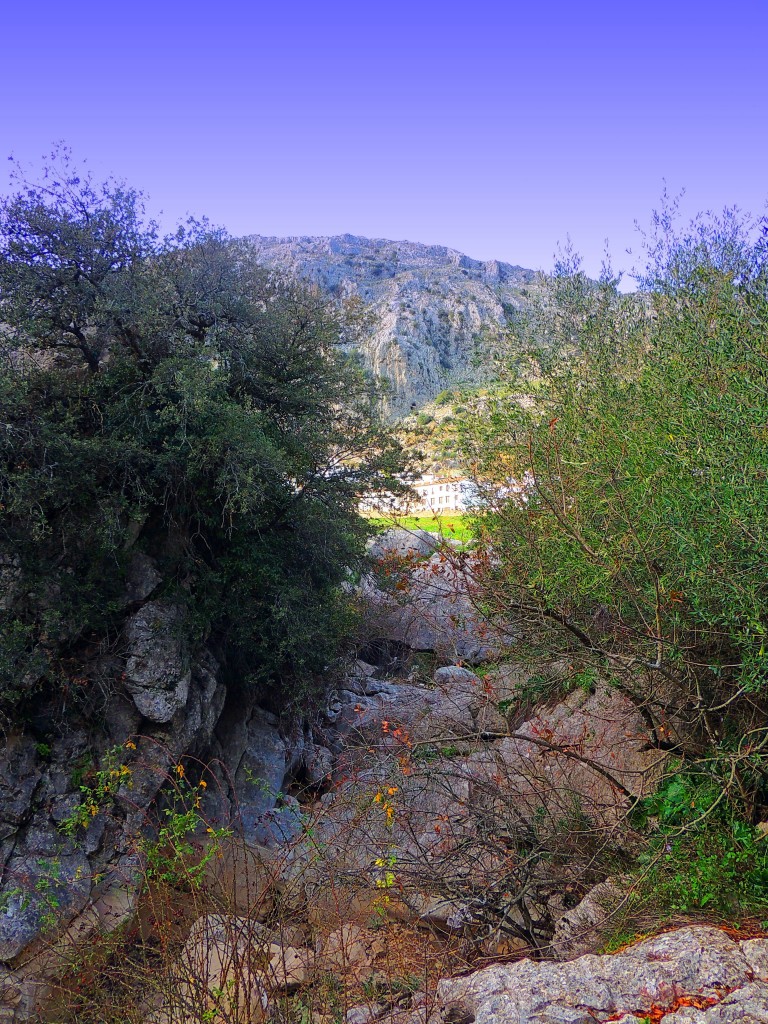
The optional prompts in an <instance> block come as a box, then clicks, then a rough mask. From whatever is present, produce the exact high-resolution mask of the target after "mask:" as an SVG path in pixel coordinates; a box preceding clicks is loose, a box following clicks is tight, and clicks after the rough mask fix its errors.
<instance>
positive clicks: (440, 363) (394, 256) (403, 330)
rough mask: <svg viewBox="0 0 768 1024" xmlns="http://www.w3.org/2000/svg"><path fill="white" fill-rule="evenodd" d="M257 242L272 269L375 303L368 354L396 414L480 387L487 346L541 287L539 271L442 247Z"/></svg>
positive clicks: (336, 240) (370, 241) (301, 239)
mask: <svg viewBox="0 0 768 1024" xmlns="http://www.w3.org/2000/svg"><path fill="white" fill-rule="evenodd" d="M252 240H253V241H254V242H255V243H256V244H257V246H258V247H259V249H260V250H261V256H262V259H263V261H264V263H266V264H267V265H270V266H274V267H276V268H279V269H281V270H283V271H285V272H288V273H290V274H295V275H297V276H298V277H301V278H303V279H305V280H308V281H311V282H313V283H314V284H317V285H318V286H319V287H320V288H322V289H324V290H325V291H327V292H329V293H330V294H333V295H338V296H340V297H342V298H346V297H351V296H359V297H360V298H361V299H362V300H363V301H365V302H366V303H369V304H370V305H371V308H372V310H373V312H374V314H375V326H374V328H373V330H372V332H371V333H370V335H369V336H368V337H367V339H366V340H365V341H364V343H363V345H362V346H361V348H362V353H363V357H364V359H365V361H366V364H367V365H368V366H369V367H370V368H371V369H372V370H373V371H374V372H375V373H377V374H379V375H381V376H383V377H386V378H387V379H388V380H389V381H390V382H391V386H392V392H391V396H390V400H389V408H390V412H391V413H392V414H393V415H397V416H402V415H404V414H407V413H408V412H410V411H412V410H413V409H414V408H419V407H420V406H421V405H423V403H424V402H426V401H429V400H430V399H431V398H434V397H435V396H436V395H437V394H438V393H439V392H440V391H442V390H443V389H445V388H447V387H451V386H453V385H456V384H463V383H464V384H465V383H472V382H480V381H482V380H483V379H484V378H485V377H486V376H487V370H485V368H484V366H483V358H482V348H483V345H484V343H487V342H489V341H491V342H492V341H493V338H494V337H495V336H498V335H499V334H500V333H502V332H503V331H504V330H505V328H506V325H507V321H508V319H509V318H510V317H511V316H513V315H514V313H515V311H516V310H518V309H520V308H521V307H522V306H524V305H525V303H526V300H527V296H528V294H529V290H530V289H535V287H536V284H535V279H536V275H535V273H534V271H532V270H526V269H525V268H524V267H516V266H512V265H511V264H509V263H501V262H499V261H498V260H488V261H486V262H482V261H481V260H473V259H470V258H469V257H468V256H465V255H464V254H463V253H460V252H457V251H456V250H455V249H448V248H446V247H445V246H441V245H421V244H419V243H417V242H393V241H390V240H389V239H384V238H363V237H360V236H358V235H334V236H330V237H310V236H294V237H290V238H270V237H264V236H261V235H256V236H254V237H253V239H252Z"/></svg>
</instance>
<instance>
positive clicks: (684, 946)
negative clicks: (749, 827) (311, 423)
mask: <svg viewBox="0 0 768 1024" xmlns="http://www.w3.org/2000/svg"><path fill="white" fill-rule="evenodd" d="M373 555H374V556H375V557H376V559H377V563H378V571H377V572H376V573H375V574H372V575H371V576H370V577H369V578H368V579H367V580H365V581H363V583H362V585H361V588H360V597H361V600H363V601H364V603H365V605H366V607H367V630H366V637H365V650H364V651H361V653H362V654H364V655H365V658H361V659H360V660H358V661H357V662H356V663H355V664H354V665H353V666H351V667H350V669H349V671H348V673H347V675H346V676H345V677H344V678H343V679H342V680H340V682H339V685H338V687H337V689H336V691H335V693H334V694H333V695H332V698H331V700H330V701H329V703H328V706H327V707H326V709H325V711H324V713H323V714H322V715H319V716H316V717H314V718H313V719H311V720H309V719H308V720H306V721H304V722H303V723H298V724H297V723H295V722H293V723H286V722H285V721H282V720H281V719H280V718H278V717H276V716H275V715H273V714H271V713H269V712H268V711H266V710H265V709H263V708H258V707H248V708H246V707H242V706H233V704H232V702H227V699H226V698H227V695H226V693H225V692H224V688H223V687H222V686H221V684H220V683H219V682H218V681H217V666H216V665H215V662H213V661H212V659H211V658H210V656H208V655H205V656H203V657H202V658H198V659H196V660H195V661H194V662H191V661H190V660H189V658H188V656H187V653H186V652H185V651H184V650H183V649H182V648H181V647H180V645H179V642H178V641H177V640H176V639H175V636H176V634H175V632H174V630H173V622H174V616H175V615H176V614H177V612H176V610H174V609H172V608H167V607H165V606H163V605H162V604H161V603H159V602H157V601H155V600H153V592H154V588H155V586H156V585H157V579H156V578H155V577H156V574H155V572H154V569H153V567H152V566H151V565H143V566H141V565H139V566H137V567H136V572H135V575H134V583H135V593H134V594H132V601H133V602H134V607H135V610H134V611H133V612H132V613H131V615H130V616H129V618H128V621H127V625H126V630H125V636H126V644H127V651H126V657H125V659H124V662H123V665H124V668H123V669H122V671H124V673H125V676H124V679H123V680H122V682H123V684H124V685H123V687H122V689H119V690H116V691H115V693H114V694H113V696H112V698H111V699H112V701H113V705H112V706H111V711H110V714H111V716H112V717H111V721H112V722H113V726H112V729H113V732H112V738H113V739H114V741H115V742H116V743H117V744H120V745H121V747H122V749H123V750H127V751H128V755H129V756H127V757H126V758H125V759H124V761H123V762H121V763H125V765H126V767H127V768H128V770H129V771H130V773H131V777H130V785H128V783H127V782H126V781H124V780H121V779H120V778H118V780H117V782H118V787H117V789H116V790H115V794H114V800H112V801H111V802H109V807H107V802H106V801H105V802H104V804H99V806H97V807H96V806H95V807H94V813H93V815H92V817H91V815H90V814H89V815H88V819H89V820H88V821H86V822H85V824H86V826H87V827H86V829H85V831H84V832H81V831H75V832H72V831H71V830H70V834H67V833H66V832H62V831H61V829H60V828H59V825H60V824H61V823H62V821H65V820H66V818H67V817H68V816H71V815H72V813H73V810H74V809H75V808H76V807H77V806H78V805H79V802H80V797H81V793H80V786H81V785H83V779H88V778H89V769H88V767H87V766H85V765H81V764H80V761H79V760H78V758H80V757H81V752H82V751H83V750H85V749H86V748H87V743H88V736H87V735H86V734H85V733H82V734H80V733H78V732H77V731H75V732H73V733H72V734H71V735H69V736H68V737H66V738H61V739H59V740H57V741H56V743H55V744H53V745H52V747H51V749H50V750H47V751H43V752H41V751H40V749H39V744H38V745H37V746H35V744H33V743H32V741H31V740H29V739H28V738H25V737H24V736H18V737H11V738H10V742H9V744H8V746H7V748H6V751H5V754H4V757H5V765H4V773H3V776H2V778H3V780H4V786H5V792H4V803H3V805H2V806H3V811H2V821H3V822H4V829H5V831H4V833H3V835H4V836H5V838H4V840H3V843H4V845H3V850H4V851H5V874H4V876H3V887H4V888H3V892H4V904H3V908H4V911H3V914H2V916H1V917H0V950H2V958H3V961H4V963H5V967H4V968H3V971H4V974H3V1004H2V1006H1V1007H0V1021H23V1020H29V1019H32V1018H33V1017H34V1014H35V1013H36V1011H37V1008H39V1007H40V1006H41V1005H44V1004H46V1002H47V1005H48V1007H49V1008H48V1010H46V1011H44V1014H43V1019H44V1020H49V1021H53V1020H59V1019H61V1018H59V1017H57V1016H56V1013H57V1012H58V1011H56V1010H55V1009H51V1007H52V1006H53V1007H55V1006H56V1005H59V1006H60V1007H61V1006H62V1005H63V1004H62V1003H61V1002H60V1003H59V1004H56V998H57V997H58V998H61V997H62V990H63V989H62V988H61V987H62V986H64V987H65V985H64V982H66V980H67V978H70V977H71V973H72V971H71V964H72V961H73V957H74V958H75V959H76V958H77V953H76V951H77V949H78V948H80V949H82V948H83V946H84V945H85V946H86V947H87V946H88V944H89V943H90V944H91V945H93V944H94V943H95V942H96V941H97V940H99V941H101V938H103V937H104V936H109V935H110V934H112V933H114V930H115V928H116V927H118V926H122V927H123V928H124V929H126V932H125V934H126V935H127V936H129V937H130V936H133V939H132V941H135V942H138V941H139V940H140V939H141V941H143V942H144V943H145V945H144V946H143V947H142V949H144V950H146V948H147V945H146V943H147V941H150V945H151V941H152V936H153V935H155V934H157V933H159V932H161V931H162V929H163V928H164V927H166V924H167V918H163V917H162V916H161V915H160V914H159V912H158V906H159V903H160V895H159V893H160V892H161V890H162V886H154V887H153V886H152V885H151V886H150V889H149V893H148V894H147V893H145V895H144V896H143V897H142V899H141V900H138V902H137V894H138V888H137V882H138V876H139V874H140V872H141V871H142V870H146V858H145V859H144V860H142V853H141V849H142V848H141V845H140V844H138V845H137V843H136V841H135V837H136V835H137V833H140V832H141V829H142V827H144V826H145V824H146V822H147V821H148V818H149V815H150V811H151V808H152V807H153V806H154V807H156V808H157V803H156V801H157V796H158V792H159V791H160V790H161V787H162V788H163V791H164V792H167V791H168V784H169V781H171V782H173V783H174V784H175V786H176V790H177V792H178V791H179V789H180V788H181V787H182V782H183V785H185V786H188V787H189V788H188V790H186V791H185V792H188V793H193V794H195V798H196V799H197V798H199V803H200V814H201V815H203V819H202V820H204V825H205V828H202V827H201V828H199V829H198V834H197V836H196V838H195V849H196V851H197V852H196V854H195V855H194V856H195V857H197V861H198V862H199V861H200V858H201V857H202V858H203V860H204V859H205V852H206V850H207V852H208V853H210V854H212V856H211V857H210V860H209V861H208V862H207V864H205V872H204V884H203V886H201V887H200V888H198V889H193V890H192V891H191V892H188V893H187V894H186V895H184V894H183V890H178V891H177V890H174V889H173V888H172V887H170V890H169V888H168V886H166V889H165V892H166V897H167V894H168V891H170V892H171V897H170V900H168V899H166V903H165V904H164V908H165V909H164V912H165V913H167V912H168V909H169V904H170V907H171V909H172V911H173V913H172V914H171V917H172V921H173V924H172V928H171V926H170V925H168V927H169V928H171V933H170V937H169V938H168V947H167V948H168V949H169V950H170V951H171V953H172V955H170V956H166V957H165V959H163V960H162V961H159V962H156V961H151V963H152V964H153V966H152V968H151V970H150V971H149V972H147V965H146V960H141V959H140V958H139V959H136V960H131V959H130V957H131V955H132V954H129V953H128V952H125V953H123V954H122V957H123V959H124V960H125V961H126V963H130V971H135V972H136V978H137V979H139V980H137V982H136V984H137V986H138V987H137V991H136V999H135V1002H134V1005H133V1006H132V1007H131V1009H130V1014H131V1015H130V1018H128V1017H126V1019H130V1020H132V1021H133V1020H135V1021H143V1022H145V1024H197V1022H202V1021H215V1022H221V1024H233V1022H237V1024H244V1022H250V1021H257V1020H262V1019H264V1018H265V1017H267V1016H269V1017H272V1018H273V1019H275V1020H280V1021H289V1020H294V1021H301V1022H302V1024H332V1022H335V1021H339V1020H342V1019H343V1020H345V1021H346V1024H369V1022H371V1021H373V1020H381V1021H382V1022H384V1021H386V1022H388V1024H417V1022H418V1024H460V1022H464V1021H466V1022H470V1021H477V1022H478V1024H481V1022H485V1024H491V1022H493V1024H496V1022H498V1024H501V1022H513V1024H529V1022H530V1024H534V1022H535V1024H587V1022H594V1021H600V1022H608V1021H622V1022H623V1024H638V1022H641V1021H643V1020H646V1019H647V1020H649V1021H660V1020H664V1021H665V1022H666V1024H682V1022H683V1021H685V1022H702V1024H710V1022H715V1021H717V1022H720V1024H727V1022H731V1021H734V1022H735V1021H756V1022H757V1021H768V940H763V939H761V938H755V939H749V940H742V941H739V939H738V938H736V937H731V936H730V935H728V934H726V933H725V932H723V931H721V930H718V929H713V928H705V927H686V928H681V929H678V930H677V931H674V932H670V933H668V934H666V935H661V936H658V937H656V938H651V939H649V940H647V941H644V942H641V943H639V944H637V945H635V946H632V947H630V948H629V949H627V950H625V951H624V952H622V953H620V954H616V955H613V956H595V955H580V954H583V953H588V954H589V952H590V951H591V950H594V949H595V948H597V946H598V944H599V942H600V939H601V928H602V926H603V924H604V921H605V918H606V915H607V913H608V909H609V908H614V909H615V908H616V907H617V906H618V905H620V904H621V901H622V898H623V896H624V893H623V889H622V885H621V881H620V880H613V881H612V880H607V881H606V880H605V877H604V875H601V874H600V873H599V871H596V870H595V868H594V865H595V864H596V863H599V862H600V856H599V855H600V853H601V852H604V851H612V852H614V853H616V854H617V855H620V854H621V852H622V850H625V849H626V848H627V847H629V846H631V843H632V836H631V831H630V829H629V827H628V825H627V823H626V818H625V815H624V813H623V812H624V811H625V810H626V807H627V806H628V803H629V801H630V800H632V799H633V798H634V797H636V796H638V795H642V794H644V793H647V792H649V791H650V790H651V789H652V788H653V786H654V784H655V782H656V780H657V779H658V775H659V772H660V771H661V767H662V763H663V757H664V755H663V754H662V753H660V752H659V751H658V750H656V749H653V748H652V747H651V746H649V744H648V742H647V741H648V735H647V730H646V723H645V721H644V719H643V716H642V714H641V712H640V711H639V710H638V709H637V708H636V707H635V705H634V704H633V703H632V701H631V700H630V699H629V698H628V697H627V696H626V695H625V694H623V693H622V692H621V691H620V690H618V689H617V688H616V687H615V686H610V685H608V684H607V683H606V682H604V681H601V680H600V679H597V678H595V679H593V680H591V681H590V682H589V684H588V685H581V686H576V687H575V688H574V687H573V686H572V685H569V678H570V675H569V673H571V670H572V666H570V665H569V664H568V663H567V661H560V662H552V663H550V664H548V665H545V666H542V665H541V664H538V665H537V666H536V679H537V680H541V679H544V680H545V682H547V686H548V690H547V693H548V698H547V699H546V700H544V702H543V703H540V704H539V705H538V706H537V707H533V706H531V705H530V703H526V701H527V699H528V698H527V697H526V695H527V694H528V693H529V691H530V681H531V678H532V672H533V668H532V666H531V664H530V663H528V662H526V660H525V659H524V658H522V656H521V650H520V649H519V645H518V638H519V631H518V629H517V627H516V625H515V623H512V622H510V623H506V624H504V626H503V628H500V629H499V628H495V629H494V628H492V627H491V624H489V623H486V622H483V620H482V618H481V616H479V613H478V611H477V609H476V608H475V604H474V600H473V592H472V590H473V587H472V566H471V558H469V556H467V557H465V556H463V555H462V554H461V553H460V552H456V551H455V550H446V551H440V550H437V551H435V550H434V541H433V540H432V539H430V538H429V537H425V536H423V535H420V534H417V535H415V536H410V537H408V536H403V535H394V536H391V537H390V538H388V539H386V540H385V541H384V543H383V545H382V544H380V545H379V547H378V548H376V549H375V550H374V551H373ZM404 581H407V585H405V586H403V582H404ZM198 755H199V758H198ZM73 769H74V770H73ZM114 770H115V771H118V772H119V770H120V769H119V768H116V769H114ZM174 773H176V774H175V777H174ZM201 780H202V782H203V783H205V785H204V786H201ZM91 785H92V783H91ZM172 806H173V805H171V807H170V809H171V810H172ZM163 808H165V809H166V810H168V809H169V806H168V801H167V798H166V801H165V803H164V804H163V803H162V802H161V804H160V805H159V815H158V811H157V810H156V811H155V820H158V817H159V820H160V821H161V822H162V821H163V820H164V819H163V816H162V815H163V813H164V811H163ZM221 828H228V829H232V830H233V832H232V834H227V835H222V836H221V837H219V838H213V839H211V835H212V831H211V830H213V831H215V830H217V829H221ZM585 830H587V831H588V842H587V841H585V839H584V834H585ZM575 834H578V836H579V841H578V842H576V841H575V839H574V835H575ZM206 844H208V845H207V846H206ZM54 865H55V867H54ZM174 893H176V895H173V894H174ZM153 900H154V901H155V903H153ZM54 907H55V910H56V915H55V921H53V922H52V921H51V920H50V917H51V909H52V908H54ZM164 922H166V923H165V924H164ZM62 924H65V925H66V928H64V930H62V928H61V925H62ZM147 936H149V940H148V939H147ZM121 941H124V940H121ZM118 948H120V947H119V946H118ZM153 948H154V947H153ZM126 949H127V947H126ZM104 963H105V964H107V963H109V964H111V965H112V966H111V968H110V969H113V970H114V969H116V968H115V966H114V965H115V960H114V957H113V959H111V960H109V959H107V960H105V961H104ZM142 971H143V972H144V973H142ZM62 979H64V982H63V981H62ZM127 1012H128V1011H126V1013H127ZM46 1014H47V1016H46ZM52 1014H53V1015H52ZM70 1019H71V1018H70ZM89 1019H90V1018H89Z"/></svg>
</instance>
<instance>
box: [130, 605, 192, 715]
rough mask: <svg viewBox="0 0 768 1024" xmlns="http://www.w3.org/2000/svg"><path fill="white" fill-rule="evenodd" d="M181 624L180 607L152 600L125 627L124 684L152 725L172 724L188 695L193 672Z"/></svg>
mask: <svg viewBox="0 0 768 1024" xmlns="http://www.w3.org/2000/svg"><path fill="white" fill-rule="evenodd" d="M181 624H182V612H181V609H180V608H178V607H177V606H175V605H166V604H162V603H161V602H159V601H150V602H149V603H148V604H145V605H144V606H143V607H142V608H140V609H139V611H137V612H136V614H135V615H132V616H131V618H130V619H129V620H128V622H127V623H126V626H125V641H126V646H127V653H128V657H127V661H126V666H125V676H126V678H125V685H126V687H127V689H128V690H129V692H130V693H131V695H132V696H133V699H134V702H135V704H136V707H137V708H138V709H139V711H140V712H141V713H142V715H144V717H145V718H148V719H150V721H152V722H169V721H170V720H171V719H172V718H173V716H174V715H175V714H176V712H177V711H178V710H179V708H181V707H183V706H184V704H185V703H186V700H187V696H188V695H189V685H190V682H191V679H192V669H191V666H190V662H189V654H188V652H187V650H186V645H185V643H184V640H183V638H182V635H181Z"/></svg>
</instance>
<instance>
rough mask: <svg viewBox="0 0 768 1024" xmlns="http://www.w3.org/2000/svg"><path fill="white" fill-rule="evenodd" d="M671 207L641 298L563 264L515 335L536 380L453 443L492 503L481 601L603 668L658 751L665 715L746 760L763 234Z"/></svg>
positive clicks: (755, 625)
mask: <svg viewBox="0 0 768 1024" xmlns="http://www.w3.org/2000/svg"><path fill="white" fill-rule="evenodd" d="M673 212H674V211H673V210H671V209H670V208H669V207H665V209H664V210H663V211H662V213H661V214H658V215H657V216H656V217H655V220H654V228H653V232H652V234H651V235H650V236H649V237H648V239H647V248H648V251H649V255H650V259H649V264H648V267H647V268H646V270H645V271H644V273H643V274H642V275H641V277H640V284H641V291H640V292H639V293H637V294H630V295H624V294H622V293H621V292H620V291H619V290H618V287H617V284H618V282H617V281H616V280H613V279H611V278H610V277H609V276H606V277H605V278H604V279H603V280H602V281H600V282H594V281H590V280H589V279H588V278H586V276H585V275H584V274H583V273H582V272H581V271H580V269H579V266H578V261H575V260H574V259H573V258H572V257H569V258H568V259H567V260H566V261H565V262H564V263H562V264H561V265H560V266H559V267H558V272H557V274H556V275H555V277H554V278H553V279H552V280H551V281H550V282H549V289H548V292H546V293H545V297H544V302H543V305H542V306H541V308H540V309H539V310H538V312H537V313H535V314H533V315H532V317H531V318H530V319H529V320H528V321H527V322H526V323H525V324H524V325H523V327H522V328H521V329H524V330H525V331H527V332H528V336H529V337H530V338H531V339H532V340H534V341H536V342H537V343H538V344H539V346H540V347H539V348H538V350H537V355H536V360H537V364H538V373H539V381H538V386H537V388H536V389H535V392H531V393H530V396H529V398H528V400H527V401H518V402H503V401H499V402H496V403H490V404H489V406H488V408H487V409H486V417H485V418H484V419H479V418H478V419H475V420H473V421H471V423H469V424H468V425H466V426H465V430H464V439H463V444H464V456H465V458H466V459H467V460H468V461H469V462H470V463H471V464H472V465H474V466H476V467H477V469H478V472H479V473H480V475H481V476H482V477H483V479H484V481H485V491H486V495H487V497H488V501H489V507H488V510H487V512H486V513H485V514H483V515H481V516H480V517H479V524H478V528H479V529H481V530H482V531H484V532H485V534H486V536H487V537H488V538H489V539H490V543H491V545H492V549H493V556H492V557H490V558H488V559H487V562H486V569H485V573H484V584H485V595H486V601H487V604H488V607H489V609H490V610H491V611H493V610H494V609H495V610H497V611H498V613H499V614H501V613H502V612H505V613H506V612H508V610H509V609H510V608H513V609H517V611H518V613H519V614H521V615H522V616H524V617H526V616H527V617H528V618H529V619H530V620H531V621H532V622H533V623H535V624H536V628H537V629H538V630H539V633H540V636H541V635H543V637H544V643H545V644H550V645H551V644H553V643H559V645H560V648H561V649H567V648H568V647H569V646H571V647H573V646H576V647H580V648H581V649H582V653H584V654H586V655H587V656H589V657H590V658H591V659H592V660H593V663H594V665H595V666H596V667H603V668H606V669H608V670H609V671H610V673H611V674H612V675H613V676H615V677H616V678H617V679H618V681H619V684H620V685H623V686H626V687H629V688H630V689H631V691H632V693H633V695H634V697H635V699H636V702H637V703H639V704H642V705H643V706H644V708H645V709H646V712H647V714H648V715H649V716H650V720H649V724H650V725H651V726H652V731H653V736H652V741H653V742H654V743H655V744H657V745H660V746H662V747H663V746H664V745H665V744H666V743H667V741H666V740H665V739H664V738H663V735H662V731H660V730H662V726H663V724H664V721H665V720H667V724H668V720H669V719H670V718H671V717H672V716H675V717H676V719H677V721H678V722H681V721H684V722H687V724H688V727H689V728H687V729H686V730H685V733H686V742H688V743H689V745H690V743H693V747H692V748H691V747H690V746H689V749H694V748H695V749H696V750H699V751H701V750H702V749H704V748H706V747H711V746H713V745H715V746H716V745H719V744H721V743H722V742H724V741H725V740H726V737H727V734H728V731H729V730H731V731H735V733H736V740H735V749H731V750H730V752H729V754H728V756H729V757H738V758H741V759H748V758H749V757H751V756H752V755H753V753H754V750H755V749H756V748H757V749H759V750H762V744H763V742H764V734H763V730H762V721H763V719H762V712H761V711H760V707H761V704H760V701H761V699H762V697H763V695H764V694H765V692H766V680H767V679H768V675H767V674H766V669H767V668H768V660H767V659H768V654H767V653H766V644H765V636H766V625H767V624H768V616H767V615H766V611H767V608H766V596H767V592H766V580H767V577H766V572H765V558H764V552H765V549H766V544H767V543H768V534H767V533H766V530H767V529H768V489H766V459H765V452H766V434H765V423H766V422H767V421H768V349H767V348H766V338H768V258H767V257H768V246H767V245H766V241H767V239H768V234H767V232H768V227H767V226H766V223H765V222H762V223H759V224H753V223H752V222H751V221H749V220H748V219H746V218H744V217H742V216H741V215H739V214H738V213H737V212H736V211H732V210H730V211H726V212H725V214H724V215H723V217H722V218H710V219H707V218H699V219H698V220H697V221H696V222H695V223H694V224H693V226H692V227H691V228H689V229H688V230H687V231H684V232H682V233H676V232H675V229H674V218H673ZM542 346H543V347H542ZM514 383H515V382H514V380H512V381H511V383H510V385H509V386H510V388H512V389H513V390H514ZM515 481H517V487H515V486H514V484H515ZM542 627H544V631H543V634H542ZM724 702H725V703H724ZM716 708H719V709H720V710H721V711H722V710H723V709H725V708H727V709H728V711H729V712H730V714H729V717H728V719H727V722H726V726H725V728H723V725H722V722H721V718H722V715H721V714H719V713H717V712H716V710H715V709H716ZM728 723H730V724H728ZM697 744H698V745H697ZM701 744H703V745H704V746H703V747H702V746H701Z"/></svg>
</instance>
